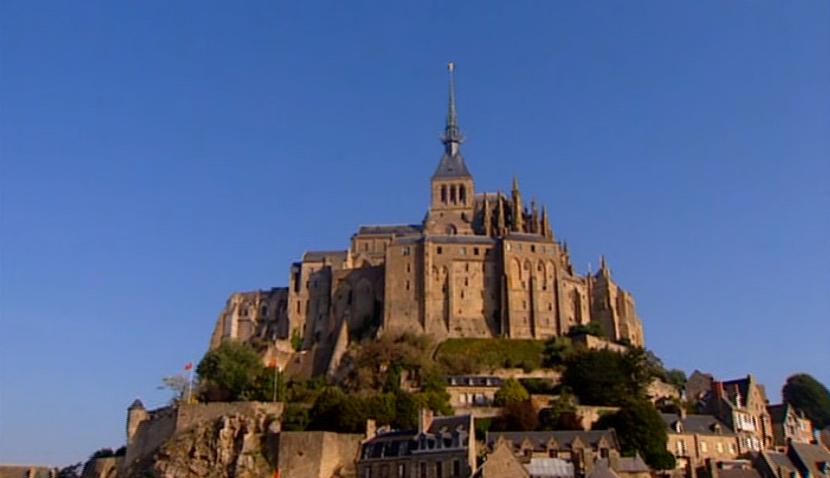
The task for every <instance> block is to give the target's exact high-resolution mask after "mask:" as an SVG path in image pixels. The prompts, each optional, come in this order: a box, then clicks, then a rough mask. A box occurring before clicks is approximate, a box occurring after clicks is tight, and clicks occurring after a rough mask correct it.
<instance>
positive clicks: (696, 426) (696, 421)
mask: <svg viewBox="0 0 830 478" xmlns="http://www.w3.org/2000/svg"><path fill="white" fill-rule="evenodd" d="M660 418H662V419H663V422H664V423H665V424H666V427H668V429H669V432H674V426H675V424H676V423H677V422H678V421H679V422H680V424H681V425H682V427H683V432H681V433H699V434H706V435H732V433H731V432H730V431H729V428H728V427H727V426H726V425H724V424H723V423H721V421H720V420H718V419H717V418H715V417H713V416H712V415H686V416H685V417H681V416H680V415H678V414H676V413H661V414H660ZM717 428H720V430H721V432H720V433H718V432H717V431H716V429H717Z"/></svg>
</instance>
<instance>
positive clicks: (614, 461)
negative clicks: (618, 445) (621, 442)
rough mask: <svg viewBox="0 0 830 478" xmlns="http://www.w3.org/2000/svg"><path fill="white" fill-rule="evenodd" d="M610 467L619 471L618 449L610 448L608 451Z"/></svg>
mask: <svg viewBox="0 0 830 478" xmlns="http://www.w3.org/2000/svg"><path fill="white" fill-rule="evenodd" d="M608 467H609V468H611V469H612V470H614V471H619V469H620V453H619V452H618V451H617V450H610V452H609V453H608Z"/></svg>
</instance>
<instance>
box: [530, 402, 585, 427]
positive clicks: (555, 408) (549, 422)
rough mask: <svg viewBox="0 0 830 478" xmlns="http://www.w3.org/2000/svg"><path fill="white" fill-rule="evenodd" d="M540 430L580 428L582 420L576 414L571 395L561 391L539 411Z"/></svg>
mask: <svg viewBox="0 0 830 478" xmlns="http://www.w3.org/2000/svg"><path fill="white" fill-rule="evenodd" d="M539 428H540V429H541V430H582V422H581V421H580V420H579V417H578V416H577V414H576V403H575V399H574V397H573V395H571V394H569V393H562V394H560V395H559V396H558V397H557V398H556V399H554V400H551V402H550V407H549V408H545V409H544V410H542V411H541V412H540V413H539Z"/></svg>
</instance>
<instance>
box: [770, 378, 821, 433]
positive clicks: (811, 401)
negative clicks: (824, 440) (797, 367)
mask: <svg viewBox="0 0 830 478" xmlns="http://www.w3.org/2000/svg"><path fill="white" fill-rule="evenodd" d="M781 395H782V396H783V397H784V401H785V402H787V403H789V404H791V405H792V406H793V407H795V408H797V409H799V410H801V411H802V412H804V415H805V416H807V418H809V419H810V421H811V422H813V426H814V427H815V428H817V429H823V428H827V427H830V392H828V391H827V387H825V386H824V385H822V384H821V382H819V381H818V380H816V379H815V378H813V377H812V376H810V375H808V374H806V373H799V374H796V375H792V376H791V377H789V378H787V383H786V384H784V388H783V389H782V390H781Z"/></svg>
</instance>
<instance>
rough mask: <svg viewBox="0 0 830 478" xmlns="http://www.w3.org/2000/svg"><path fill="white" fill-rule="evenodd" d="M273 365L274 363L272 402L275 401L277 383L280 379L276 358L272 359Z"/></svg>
mask: <svg viewBox="0 0 830 478" xmlns="http://www.w3.org/2000/svg"><path fill="white" fill-rule="evenodd" d="M273 363H274V401H275V402H276V401H277V387H278V383H279V379H280V376H279V370H280V369H279V367H277V359H276V358H274V362H273Z"/></svg>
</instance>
